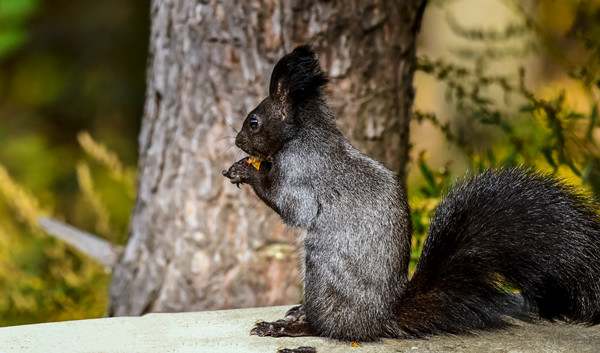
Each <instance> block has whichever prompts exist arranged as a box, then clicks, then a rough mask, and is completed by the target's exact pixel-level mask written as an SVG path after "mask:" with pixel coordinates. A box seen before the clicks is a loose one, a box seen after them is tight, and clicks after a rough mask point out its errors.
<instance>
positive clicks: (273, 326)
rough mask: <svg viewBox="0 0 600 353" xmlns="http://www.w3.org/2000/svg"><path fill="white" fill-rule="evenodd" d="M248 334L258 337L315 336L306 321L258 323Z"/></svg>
mask: <svg viewBox="0 0 600 353" xmlns="http://www.w3.org/2000/svg"><path fill="white" fill-rule="evenodd" d="M250 334H251V335H256V336H260V337H265V336H270V337H302V336H314V335H315V334H314V333H313V331H312V328H311V327H310V325H309V324H308V323H307V322H306V321H300V320H297V321H289V320H277V321H274V322H265V321H260V322H257V323H256V325H255V326H254V328H253V329H252V330H251V331H250Z"/></svg>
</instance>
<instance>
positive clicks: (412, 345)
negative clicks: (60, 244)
mask: <svg viewBox="0 0 600 353" xmlns="http://www.w3.org/2000/svg"><path fill="white" fill-rule="evenodd" d="M287 309H289V307H288V306H280V307H269V308H253V309H239V310H223V311H207V312H197V313H178V314H149V315H145V316H142V317H119V318H106V319H95V320H81V321H67V322H59V323H49V324H38V325H24V326H15V327H6V328H0V352H2V353H17V352H19V353H22V352H23V353H24V352H32V353H33V352H35V353H38V352H40V353H41V352H44V353H121V352H122V353H132V352H147V353H153V352H156V353H159V352H160V353H166V352H177V353H183V352H186V353H187V352H190V353H192V352H194V353H204V352H206V353H220V352H228V353H231V352H240V353H271V352H272V353H275V352H276V350H277V349H278V348H283V347H287V348H294V347H298V346H314V347H317V351H318V352H319V353H325V352H333V353H337V352H340V353H341V352H344V353H347V352H350V353H354V352H356V353H374V352H381V353H384V352H407V353H434V352H435V353H440V352H452V353H454V352H461V353H462V352H464V353H472V352H482V353H488V352H497V353H500V352H503V353H550V352H552V353H555V352H565V353H567V352H568V353H574V352H586V353H587V352H589V353H597V352H600V327H584V326H576V325H566V324H549V323H543V324H537V325H532V324H527V323H519V324H518V325H519V326H518V327H515V328H512V329H509V330H505V331H499V332H488V333H482V334H479V335H474V336H468V337H465V336H460V337H435V338H432V339H430V340H383V341H382V342H379V343H367V344H364V343H363V344H361V346H360V347H356V348H353V347H351V345H350V343H347V342H337V341H334V340H329V339H323V338H317V337H300V338H262V337H255V336H250V335H249V334H248V332H249V331H250V329H251V328H252V326H253V324H254V322H255V321H256V320H257V319H264V320H275V319H278V318H281V317H282V315H283V314H284V313H285V311H286V310H287Z"/></svg>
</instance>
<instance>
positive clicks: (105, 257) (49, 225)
mask: <svg viewBox="0 0 600 353" xmlns="http://www.w3.org/2000/svg"><path fill="white" fill-rule="evenodd" d="M38 222H39V224H40V226H41V227H42V229H44V230H45V231H46V232H47V233H48V234H50V235H52V236H54V237H55V238H57V239H60V240H62V241H64V242H65V243H67V244H69V245H71V246H73V247H75V248H76V249H77V250H79V251H81V252H83V253H84V254H86V255H88V256H89V257H91V258H93V259H94V260H96V261H98V262H99V263H101V264H102V265H104V266H105V267H106V268H107V269H109V270H111V269H112V267H113V266H114V264H115V263H116V262H117V259H118V258H119V255H120V254H121V251H122V247H121V246H118V245H114V244H111V243H110V242H108V241H106V240H104V239H101V238H100V237H98V236H96V235H93V234H91V233H88V232H85V231H83V230H80V229H77V228H75V227H73V226H71V225H68V224H66V223H63V222H59V221H57V220H54V219H51V218H47V217H41V218H39V219H38Z"/></svg>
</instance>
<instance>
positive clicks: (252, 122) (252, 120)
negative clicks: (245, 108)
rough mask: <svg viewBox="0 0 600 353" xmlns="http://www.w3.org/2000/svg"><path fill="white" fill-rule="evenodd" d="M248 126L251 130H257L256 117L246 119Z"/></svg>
mask: <svg viewBox="0 0 600 353" xmlns="http://www.w3.org/2000/svg"><path fill="white" fill-rule="evenodd" d="M248 125H250V128H251V129H252V130H256V129H258V118H257V117H256V115H252V116H250V118H249V119H248Z"/></svg>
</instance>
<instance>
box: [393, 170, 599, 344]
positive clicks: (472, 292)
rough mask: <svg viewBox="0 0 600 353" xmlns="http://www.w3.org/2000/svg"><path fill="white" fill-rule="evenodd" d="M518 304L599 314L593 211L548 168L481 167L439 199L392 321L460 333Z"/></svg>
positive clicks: (551, 313)
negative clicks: (543, 170) (548, 172)
mask: <svg viewBox="0 0 600 353" xmlns="http://www.w3.org/2000/svg"><path fill="white" fill-rule="evenodd" d="M514 289H517V290H518V291H519V292H520V294H521V296H522V299H521V300H519V298H521V297H519V296H518V295H515V294H514ZM523 300H524V303H523ZM523 307H527V308H528V310H530V313H531V314H533V315H539V317H541V318H544V319H549V320H553V319H560V320H566V321H571V322H580V323H589V324H597V323H600V218H599V217H598V215H597V213H596V210H595V209H594V206H593V205H592V203H591V202H590V200H588V199H587V198H585V197H584V196H582V195H581V194H579V193H577V192H575V190H573V189H571V188H570V187H567V186H565V185H562V184H561V183H560V182H559V181H557V180H556V179H554V178H552V177H549V176H544V175H541V174H538V173H535V172H531V171H527V170H522V169H507V170H495V171H493V170H492V171H487V172H485V173H483V174H481V175H478V176H476V177H474V178H472V179H470V180H467V181H465V182H463V183H461V184H460V185H459V186H457V187H456V188H454V189H453V190H452V191H451V192H450V193H449V194H448V195H447V197H446V198H445V199H444V200H443V201H442V203H441V204H440V205H439V207H438V208H437V210H436V212H435V216H434V217H433V219H432V222H431V228H430V231H429V237H428V239H427V241H426V244H425V247H424V250H423V255H422V256H421V260H420V262H419V264H418V266H417V270H416V272H415V274H414V276H413V278H412V279H411V281H410V283H409V285H408V288H407V290H406V292H405V294H404V296H403V298H402V300H401V302H400V303H399V307H398V311H397V314H398V316H399V324H400V325H401V330H402V332H403V333H404V334H406V335H407V336H413V337H421V336H427V335H431V334H436V333H462V332H469V331H473V330H478V329H488V328H497V327H502V326H505V325H506V321H505V318H506V315H511V314H513V313H514V312H515V311H516V310H519V308H523Z"/></svg>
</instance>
